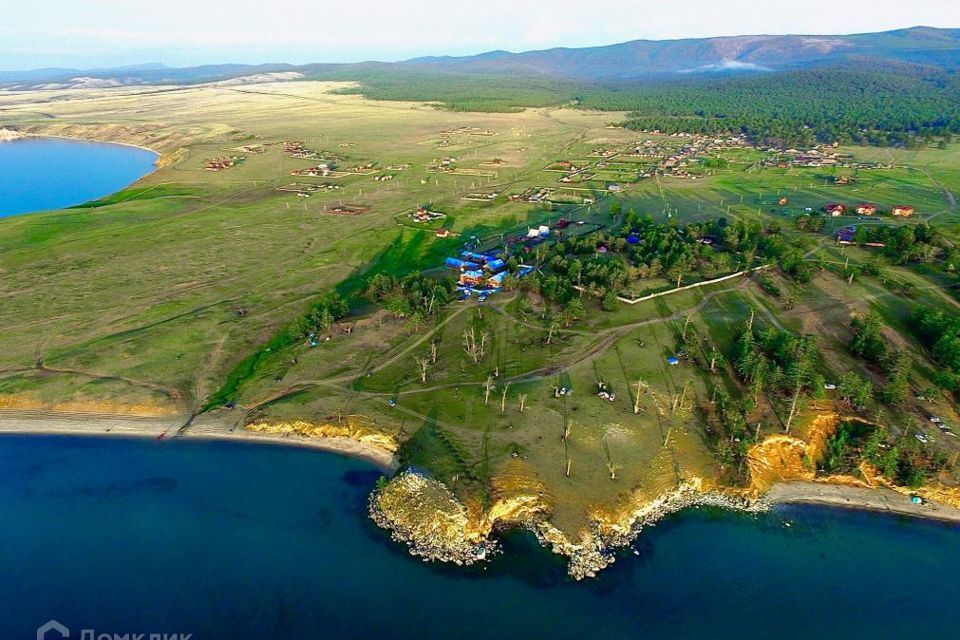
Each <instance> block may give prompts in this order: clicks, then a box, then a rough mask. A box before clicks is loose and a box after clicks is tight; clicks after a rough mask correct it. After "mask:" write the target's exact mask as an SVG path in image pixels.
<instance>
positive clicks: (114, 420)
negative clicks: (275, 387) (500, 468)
mask: <svg viewBox="0 0 960 640" xmlns="http://www.w3.org/2000/svg"><path fill="white" fill-rule="evenodd" d="M183 422H184V417H183V416H172V417H166V418H164V417H160V418H153V417H138V416H119V415H118V416H110V415H92V414H91V415H77V414H70V413H52V412H43V413H40V412H37V413H31V412H26V411H9V410H0V437H3V436H4V435H24V436H54V437H55V436H80V437H94V438H112V437H121V438H123V437H126V438H141V439H148V440H149V439H154V440H159V439H161V438H162V439H164V440H194V441H198V442H199V441H211V442H212V441H223V442H230V441H232V442H245V443H253V444H261V445H271V446H287V447H297V448H302V449H314V450H318V451H326V452H329V453H335V454H339V455H343V456H346V457H349V458H356V459H359V460H364V461H366V462H369V463H371V464H373V465H374V466H376V467H377V468H378V469H380V470H381V471H383V472H384V473H386V474H387V475H390V476H392V475H393V474H394V473H396V471H397V469H398V468H399V466H400V464H399V461H398V460H397V457H396V456H395V455H394V454H392V453H391V452H389V451H386V450H384V449H380V448H379V447H374V446H371V445H369V444H365V443H362V442H357V441H356V440H351V439H350V438H336V437H335V438H304V437H300V436H280V435H273V434H268V433H257V432H253V431H247V430H245V429H231V428H230V427H229V426H227V425H226V424H224V423H219V422H213V421H206V422H201V423H199V424H197V425H192V426H191V427H189V428H188V429H187V430H186V431H184V432H183V433H178V430H179V429H180V427H181V426H182V424H183Z"/></svg>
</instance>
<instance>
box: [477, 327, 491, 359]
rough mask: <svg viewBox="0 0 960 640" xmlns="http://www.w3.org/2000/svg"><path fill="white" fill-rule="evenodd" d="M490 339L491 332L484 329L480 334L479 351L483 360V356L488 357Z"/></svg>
mask: <svg viewBox="0 0 960 640" xmlns="http://www.w3.org/2000/svg"><path fill="white" fill-rule="evenodd" d="M489 341H490V334H489V333H487V332H486V331H484V332H483V333H481V334H480V352H479V356H480V359H481V360H482V359H483V358H486V357H487V344H488V343H489Z"/></svg>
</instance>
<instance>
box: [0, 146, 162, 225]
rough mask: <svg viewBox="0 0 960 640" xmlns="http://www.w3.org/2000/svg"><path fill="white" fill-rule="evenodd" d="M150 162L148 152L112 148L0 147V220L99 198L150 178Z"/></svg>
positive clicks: (134, 148) (129, 148)
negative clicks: (148, 176)
mask: <svg viewBox="0 0 960 640" xmlns="http://www.w3.org/2000/svg"><path fill="white" fill-rule="evenodd" d="M156 160H157V155H156V154H155V153H153V152H151V151H147V150H145V149H138V148H136V147H129V146H125V145H118V144H101V143H94V142H79V141H75V140H61V139H56V138H26V139H20V140H13V141H10V142H0V218H3V217H6V216H12V215H16V214H20V213H28V212H32V211H47V210H51V209H62V208H64V207H70V206H73V205H77V204H82V203H84V202H87V201H89V200H94V199H96V198H102V197H103V196H106V195H109V194H111V193H114V192H115V191H119V190H120V189H122V188H123V187H125V186H127V185H129V184H130V183H132V182H135V181H137V180H139V179H140V178H142V177H143V176H145V175H146V174H148V173H150V171H152V170H153V165H154V162H156Z"/></svg>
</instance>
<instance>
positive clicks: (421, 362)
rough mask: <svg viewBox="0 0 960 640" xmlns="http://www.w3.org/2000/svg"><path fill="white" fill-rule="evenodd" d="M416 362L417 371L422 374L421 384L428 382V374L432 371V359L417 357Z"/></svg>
mask: <svg viewBox="0 0 960 640" xmlns="http://www.w3.org/2000/svg"><path fill="white" fill-rule="evenodd" d="M414 360H415V361H416V362H417V370H418V371H419V372H420V382H426V381H427V372H428V371H429V370H430V364H431V363H430V359H429V358H425V357H422V356H415V357H414Z"/></svg>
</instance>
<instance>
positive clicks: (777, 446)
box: [747, 412, 859, 496]
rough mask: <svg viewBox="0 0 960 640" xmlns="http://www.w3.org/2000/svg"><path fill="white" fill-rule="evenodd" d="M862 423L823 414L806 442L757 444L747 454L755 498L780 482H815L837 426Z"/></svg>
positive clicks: (773, 439) (774, 439)
mask: <svg viewBox="0 0 960 640" xmlns="http://www.w3.org/2000/svg"><path fill="white" fill-rule="evenodd" d="M858 419H859V418H852V417H844V416H841V415H840V414H839V413H835V412H824V413H819V414H817V415H816V416H815V417H814V418H813V419H812V420H811V421H810V422H809V424H808V425H807V428H806V437H805V438H803V439H801V438H799V437H797V436H793V435H787V434H778V435H773V436H769V437H767V438H765V439H764V440H763V441H762V442H759V443H757V444H755V445H754V446H753V447H751V448H750V451H749V452H748V453H747V468H748V469H749V471H750V486H749V489H750V491H751V492H752V494H753V495H754V496H759V495H761V494H763V493H764V492H766V491H767V490H768V489H769V488H770V487H771V486H773V485H774V484H776V483H777V482H790V481H791V480H813V479H814V478H815V477H816V471H817V464H818V463H819V462H820V460H821V459H822V458H823V453H824V449H825V447H826V444H827V441H828V440H829V439H830V436H831V435H833V433H834V432H835V431H836V429H837V426H838V425H839V424H840V422H841V421H843V420H858Z"/></svg>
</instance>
